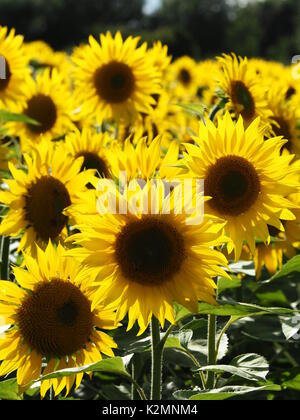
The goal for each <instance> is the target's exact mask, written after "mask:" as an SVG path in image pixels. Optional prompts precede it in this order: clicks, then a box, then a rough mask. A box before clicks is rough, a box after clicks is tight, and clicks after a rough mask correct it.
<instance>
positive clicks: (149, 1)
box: [144, 0, 261, 14]
mask: <svg viewBox="0 0 300 420" xmlns="http://www.w3.org/2000/svg"><path fill="white" fill-rule="evenodd" d="M186 1H188V0H186ZM255 1H259V0H227V2H228V3H231V4H232V3H233V4H234V3H238V4H240V5H241V6H244V5H246V4H247V3H254V2H255ZM260 1H261V0H260ZM160 4H161V0H146V1H145V7H144V12H145V13H146V14H151V13H153V12H155V11H156V10H157V9H158V8H159V6H160Z"/></svg>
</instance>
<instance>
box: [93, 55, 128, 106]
mask: <svg viewBox="0 0 300 420" xmlns="http://www.w3.org/2000/svg"><path fill="white" fill-rule="evenodd" d="M94 86H95V88H96V91H97V94H98V95H99V96H100V97H101V98H102V99H103V100H104V101H106V102H109V103H112V104H118V103H122V102H125V101H126V100H127V99H129V98H130V96H131V95H132V93H133V92H134V88H135V78H134V75H133V73H132V70H131V68H130V67H129V66H127V64H124V63H120V62H118V61H112V62H111V63H109V64H105V65H104V66H102V67H100V68H99V69H97V70H96V72H95V74H94Z"/></svg>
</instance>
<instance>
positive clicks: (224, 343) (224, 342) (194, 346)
mask: <svg viewBox="0 0 300 420" xmlns="http://www.w3.org/2000/svg"><path fill="white" fill-rule="evenodd" d="M217 338H218V336H217ZM228 344H229V340H228V337H227V335H226V334H223V336H222V339H221V343H220V347H219V352H218V360H222V359H223V358H224V357H225V356H226V354H227V352H228ZM188 350H189V351H190V352H193V353H197V354H196V358H197V359H198V360H199V362H200V364H204V363H206V362H207V356H208V354H207V339H198V340H192V341H191V342H190V343H189V346H188Z"/></svg>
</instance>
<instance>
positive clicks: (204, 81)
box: [197, 60, 219, 107]
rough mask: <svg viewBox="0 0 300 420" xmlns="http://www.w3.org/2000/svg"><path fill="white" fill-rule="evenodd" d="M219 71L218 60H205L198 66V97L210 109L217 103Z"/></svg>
mask: <svg viewBox="0 0 300 420" xmlns="http://www.w3.org/2000/svg"><path fill="white" fill-rule="evenodd" d="M218 70H219V64H218V62H217V61H216V60H205V61H201V62H200V63H199V64H198V70H197V71H198V75H199V76H198V78H199V87H198V92H197V96H198V97H200V99H202V100H203V102H204V104H205V105H206V106H208V107H211V106H212V105H214V104H215V103H216V101H217V96H216V92H215V91H216V80H217V73H218Z"/></svg>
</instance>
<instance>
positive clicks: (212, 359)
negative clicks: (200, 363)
mask: <svg viewBox="0 0 300 420" xmlns="http://www.w3.org/2000/svg"><path fill="white" fill-rule="evenodd" d="M216 332H217V317H216V315H209V316H208V337H207V346H208V353H207V365H208V366H210V365H215V364H216V361H217V351H216V350H217V349H216ZM214 387H215V372H208V373H207V380H206V388H207V389H214Z"/></svg>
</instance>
